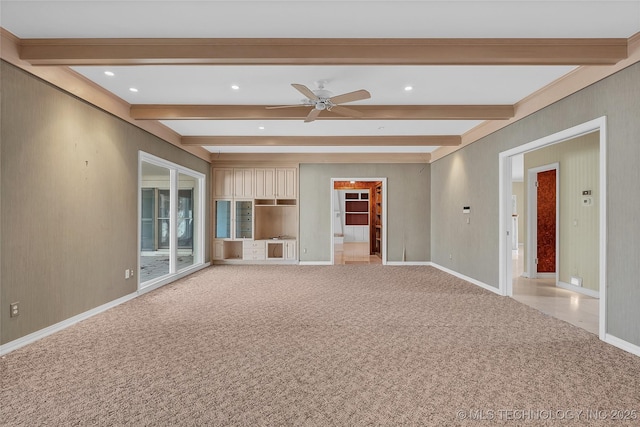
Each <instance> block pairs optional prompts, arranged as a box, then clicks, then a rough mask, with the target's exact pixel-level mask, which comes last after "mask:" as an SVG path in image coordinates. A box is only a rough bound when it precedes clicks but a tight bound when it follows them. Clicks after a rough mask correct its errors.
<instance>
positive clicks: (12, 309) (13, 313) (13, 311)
mask: <svg viewBox="0 0 640 427" xmlns="http://www.w3.org/2000/svg"><path fill="white" fill-rule="evenodd" d="M18 304H19V303H18V302H12V303H11V304H9V317H18V316H19V315H20V307H19V305H18Z"/></svg>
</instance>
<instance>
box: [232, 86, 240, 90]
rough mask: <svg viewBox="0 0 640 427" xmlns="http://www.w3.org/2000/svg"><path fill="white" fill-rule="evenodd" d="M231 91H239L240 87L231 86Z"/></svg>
mask: <svg viewBox="0 0 640 427" xmlns="http://www.w3.org/2000/svg"><path fill="white" fill-rule="evenodd" d="M231 89H233V90H238V89H240V86H238V85H231Z"/></svg>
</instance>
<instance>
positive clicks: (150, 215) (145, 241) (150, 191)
mask: <svg viewBox="0 0 640 427" xmlns="http://www.w3.org/2000/svg"><path fill="white" fill-rule="evenodd" d="M141 208H142V218H141V224H140V228H141V230H142V231H141V236H140V237H141V239H140V243H141V248H142V250H143V251H153V250H155V249H156V227H155V211H156V190H155V189H154V188H143V189H142V206H141Z"/></svg>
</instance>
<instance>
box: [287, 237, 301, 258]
mask: <svg viewBox="0 0 640 427" xmlns="http://www.w3.org/2000/svg"><path fill="white" fill-rule="evenodd" d="M284 259H286V260H296V259H298V257H297V253H296V242H295V240H287V241H286V242H284Z"/></svg>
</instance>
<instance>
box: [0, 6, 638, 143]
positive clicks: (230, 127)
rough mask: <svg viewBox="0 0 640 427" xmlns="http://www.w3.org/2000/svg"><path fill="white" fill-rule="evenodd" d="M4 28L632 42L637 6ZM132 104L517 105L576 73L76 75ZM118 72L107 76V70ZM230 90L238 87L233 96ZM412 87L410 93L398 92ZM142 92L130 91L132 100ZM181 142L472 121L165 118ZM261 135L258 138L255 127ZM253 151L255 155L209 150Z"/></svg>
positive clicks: (264, 9)
mask: <svg viewBox="0 0 640 427" xmlns="http://www.w3.org/2000/svg"><path fill="white" fill-rule="evenodd" d="M0 6H1V9H0V11H1V15H0V24H1V25H2V27H4V28H5V29H7V30H8V31H10V32H12V33H13V34H15V35H16V36H18V37H20V38H62V37H72V38H73V37H81V38H88V37H97V38H127V37H143V38H153V37H162V38H174V37H175V38H181V37H189V38H199V37H212V38H235V37H237V38H279V37H285V38H291V37H304V38H312V37H319V38H325V37H326V38H333V37H336V38H359V37H368V38H398V37H407V38H411V37H417V38H418V37H419V38H432V37H452V38H473V37H482V38H487V37H496V38H503V37H504V38H529V37H531V38H539V37H543V38H553V37H572V38H591V37H594V38H595V37H605V38H612V37H615V38H618V37H622V38H628V37H630V36H632V35H633V34H635V33H637V32H639V31H640V0H633V1H517V0H516V1H480V0H475V1H327V0H324V1H311V0H295V1H294V0H290V1H268V0H258V1H243V0H235V1H151V0H149V1H126V2H125V1H115V0H114V1H4V0H1V1H0ZM74 69H75V70H76V71H77V72H79V73H80V74H82V75H84V76H86V77H87V78H89V79H90V80H92V81H94V82H96V83H97V84H98V85H100V86H102V87H104V88H106V89H107V90H108V91H110V92H112V93H114V94H115V95H117V96H118V97H120V98H122V99H124V100H125V101H127V102H128V103H130V104H221V105H226V104H235V105H241V104H250V105H285V104H297V103H300V101H301V98H302V96H301V95H300V94H299V93H298V92H297V91H296V90H294V89H293V88H292V87H291V86H290V84H291V83H301V84H304V85H307V86H309V87H310V88H315V83H316V82H317V81H319V80H325V81H327V83H326V88H327V89H329V90H331V91H332V92H333V93H334V94H341V93H345V92H350V91H354V90H358V89H367V90H368V91H369V92H370V93H371V99H369V100H366V101H359V102H353V103H351V104H347V106H348V107H350V108H353V109H357V106H358V105H367V104H370V105H385V104H386V105H394V104H396V105H402V104H405V105H406V104H414V105H421V104H426V105H433V104H515V103H516V102H518V101H520V100H522V99H523V98H525V97H526V96H527V95H529V94H531V93H532V92H534V91H536V90H538V89H540V88H542V87H544V86H545V85H547V84H549V83H550V82H552V81H554V80H556V79H558V78H559V77H561V76H563V75H565V74H567V73H569V72H570V71H571V70H573V69H574V67H571V66H363V65H361V66H315V65H309V66H255V65H254V66H228V65H224V66H204V65H203V66H189V65H175V66H156V65H144V66H114V67H105V66H95V67H94V66H82V67H74ZM106 70H109V71H112V72H113V73H114V76H113V77H107V76H106V75H105V74H104V71H106ZM233 84H237V85H238V86H239V87H240V89H239V90H232V89H231V85H233ZM407 85H411V86H413V88H414V89H413V91H411V92H406V91H405V90H404V87H405V86H407ZM130 87H135V88H136V89H138V92H137V93H133V92H131V91H130V90H129V88H130ZM162 123H164V124H165V125H166V126H168V127H170V128H171V129H173V130H175V131H176V132H178V133H179V134H181V135H183V136H206V135H215V136H230V135H242V136H253V135H265V136H277V135H286V136H325V135H327V136H328V135H330V136H350V135H443V134H455V135H461V134H463V133H465V132H467V131H469V130H470V129H472V128H473V127H475V126H477V125H478V124H479V123H480V122H479V121H475V120H464V121H457V120H434V121H431V120H429V121H409V120H401V121H399V120H389V121H375V120H361V121H358V120H339V121H338V120H325V121H316V122H313V123H303V122H302V121H286V120H279V121H278V120H269V121H266V122H259V121H243V120H227V121H224V120H223V121H215V120H166V121H163V122H162ZM261 126H262V127H264V129H260V127H261ZM206 148H208V149H209V151H211V152H258V151H259V150H258V149H257V148H255V147H232V146H221V147H206ZM434 148H435V147H395V146H393V142H392V141H390V146H388V147H377V148H368V149H367V148H366V147H365V148H351V147H344V148H339V147H333V146H332V147H309V148H301V147H282V148H275V147H265V148H261V149H260V150H262V151H260V152H276V150H281V151H280V152H310V151H313V152H317V151H318V150H320V151H325V152H327V151H330V152H335V151H339V150H342V151H345V152H359V151H360V150H363V149H364V150H368V151H370V152H393V151H396V152H429V151H431V150H433V149H434Z"/></svg>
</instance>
